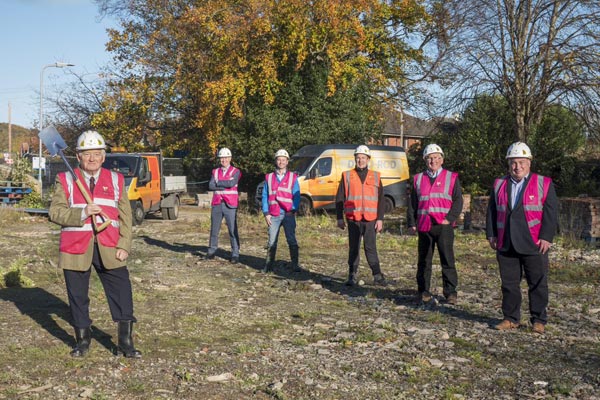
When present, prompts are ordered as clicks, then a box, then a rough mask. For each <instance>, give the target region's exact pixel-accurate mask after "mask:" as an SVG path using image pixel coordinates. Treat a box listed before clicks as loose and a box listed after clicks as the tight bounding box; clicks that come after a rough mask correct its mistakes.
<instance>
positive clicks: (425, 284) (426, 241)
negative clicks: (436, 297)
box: [417, 225, 458, 297]
mask: <svg viewBox="0 0 600 400" xmlns="http://www.w3.org/2000/svg"><path fill="white" fill-rule="evenodd" d="M436 246H437V249H438V253H439V254H440V264H441V265H442V282H443V288H444V289H443V290H444V296H446V297H448V296H449V295H450V294H452V293H456V287H457V286H458V274H457V273H456V265H455V262H454V228H453V227H452V225H433V226H432V227H431V230H430V231H429V232H419V244H418V252H419V260H418V261H417V286H418V290H419V293H423V292H429V290H430V287H431V264H432V261H433V251H434V249H435V247H436Z"/></svg>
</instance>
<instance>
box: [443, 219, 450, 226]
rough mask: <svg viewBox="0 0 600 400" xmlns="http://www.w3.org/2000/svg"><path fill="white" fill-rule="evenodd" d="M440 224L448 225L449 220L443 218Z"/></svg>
mask: <svg viewBox="0 0 600 400" xmlns="http://www.w3.org/2000/svg"><path fill="white" fill-rule="evenodd" d="M442 225H450V222H449V221H448V220H447V219H446V218H444V220H443V221H442Z"/></svg>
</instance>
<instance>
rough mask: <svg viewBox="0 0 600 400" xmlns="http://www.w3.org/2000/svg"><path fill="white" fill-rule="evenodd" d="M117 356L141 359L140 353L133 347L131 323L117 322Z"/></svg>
mask: <svg viewBox="0 0 600 400" xmlns="http://www.w3.org/2000/svg"><path fill="white" fill-rule="evenodd" d="M117 327H118V345H117V354H123V356H125V357H126V358H141V357H142V352H141V351H139V350H137V349H136V348H135V347H134V345H133V321H119V322H118V323H117Z"/></svg>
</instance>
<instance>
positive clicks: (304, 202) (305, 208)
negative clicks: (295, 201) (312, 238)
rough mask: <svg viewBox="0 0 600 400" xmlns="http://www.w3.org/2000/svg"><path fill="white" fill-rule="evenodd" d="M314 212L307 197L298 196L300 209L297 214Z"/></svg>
mask: <svg viewBox="0 0 600 400" xmlns="http://www.w3.org/2000/svg"><path fill="white" fill-rule="evenodd" d="M313 212H314V210H313V207H312V203H311V201H310V199H309V198H308V197H304V196H302V197H300V209H299V210H298V214H300V215H312V214H313Z"/></svg>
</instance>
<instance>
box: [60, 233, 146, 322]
mask: <svg viewBox="0 0 600 400" xmlns="http://www.w3.org/2000/svg"><path fill="white" fill-rule="evenodd" d="M92 265H93V266H94V269H95V270H96V273H97V274H98V277H99V278H100V282H102V286H103V287H104V293H105V294H106V298H107V300H108V307H109V308H110V314H111V316H112V319H113V321H115V322H117V321H134V322H135V321H136V319H135V317H134V316H133V298H132V293H131V281H130V280H129V271H128V270H127V267H120V268H115V269H106V268H104V266H103V265H102V260H101V259H100V254H99V253H98V246H97V245H95V246H94V256H93V258H92ZM91 272H92V268H91V267H90V268H89V269H88V270H87V271H71V270H66V269H65V270H64V275H65V283H66V285H67V295H68V296H69V307H70V309H71V316H72V318H73V326H74V327H75V328H87V327H89V326H91V325H92V320H91V319H90V298H89V288H90V275H91Z"/></svg>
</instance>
